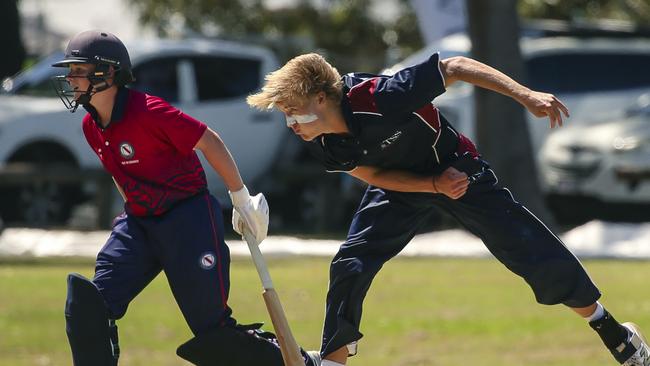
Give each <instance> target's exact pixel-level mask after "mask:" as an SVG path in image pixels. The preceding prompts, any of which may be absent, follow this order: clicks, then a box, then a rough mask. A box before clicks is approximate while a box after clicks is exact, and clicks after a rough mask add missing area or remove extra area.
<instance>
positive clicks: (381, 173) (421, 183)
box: [349, 166, 436, 193]
mask: <svg viewBox="0 0 650 366" xmlns="http://www.w3.org/2000/svg"><path fill="white" fill-rule="evenodd" d="M349 174H350V175H352V176H353V177H355V178H357V179H360V180H362V181H364V182H366V183H368V184H370V185H373V186H375V187H379V188H383V189H388V190H391V191H397V192H427V193H436V192H435V190H434V187H433V182H432V178H433V177H432V176H423V175H417V174H413V173H410V172H407V171H401V170H382V169H378V168H374V167H369V166H359V167H357V168H356V169H354V170H352V171H351V172H349Z"/></svg>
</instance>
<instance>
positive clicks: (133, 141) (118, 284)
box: [53, 31, 318, 366]
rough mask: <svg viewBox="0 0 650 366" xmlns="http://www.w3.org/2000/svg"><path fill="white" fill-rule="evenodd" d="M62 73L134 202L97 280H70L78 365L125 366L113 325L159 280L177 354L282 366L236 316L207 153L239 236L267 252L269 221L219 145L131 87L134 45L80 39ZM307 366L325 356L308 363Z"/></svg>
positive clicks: (266, 338)
mask: <svg viewBox="0 0 650 366" xmlns="http://www.w3.org/2000/svg"><path fill="white" fill-rule="evenodd" d="M53 66H55V67H66V68H68V73H67V74H66V75H62V76H59V77H56V78H55V82H56V83H55V84H57V85H58V87H57V88H56V89H57V92H58V93H59V96H60V97H61V100H62V101H63V102H64V104H65V105H66V107H67V108H68V109H70V110H72V111H75V110H76V109H77V107H79V106H82V107H83V108H84V109H86V111H87V112H88V113H87V114H86V115H85V117H84V118H83V122H82V128H83V133H84V135H85V137H86V139H87V141H88V144H89V145H90V147H91V148H92V150H93V151H94V152H95V154H97V156H98V157H99V159H100V160H101V162H102V165H103V166H104V168H105V169H106V170H107V171H108V172H109V173H110V174H111V175H112V176H113V179H114V181H115V184H116V185H117V188H118V190H119V191H120V192H121V194H122V196H123V197H124V199H125V201H126V203H125V212H124V213H123V214H122V215H120V216H118V217H117V218H116V219H115V221H114V223H113V229H112V232H111V234H110V236H109V238H108V240H107V242H106V244H105V245H104V247H103V248H102V249H101V250H100V252H99V254H98V255H97V261H96V267H95V276H94V278H93V279H92V281H91V280H88V279H86V278H84V277H83V276H81V275H79V274H71V275H69V277H68V297H67V301H66V306H65V317H66V332H67V335H68V340H69V342H70V348H71V350H72V359H73V362H74V365H76V366H109V365H117V361H118V356H119V346H118V337H117V326H116V323H115V321H116V320H117V319H120V318H121V317H122V316H124V314H125V312H126V309H127V307H128V305H129V303H130V302H131V300H133V299H134V298H135V297H136V296H137V295H138V294H139V293H140V291H142V290H143V289H144V288H145V287H146V286H147V284H149V282H151V281H152V280H153V279H154V278H155V277H156V276H157V275H158V273H160V271H161V270H162V271H165V274H166V276H167V279H168V281H169V286H170V288H171V290H172V293H173V295H174V298H175V299H176V302H177V303H178V306H179V307H180V310H181V312H182V313H183V316H184V317H185V320H186V322H187V324H188V325H189V327H190V329H191V331H192V333H193V334H194V336H195V337H194V338H192V339H191V340H190V341H188V342H187V343H185V344H183V345H181V346H180V347H179V348H178V350H177V353H178V355H179V356H181V357H183V358H184V359H186V360H188V361H190V362H192V363H194V364H196V365H201V366H216V365H224V366H238V365H241V366H253V365H260V364H263V365H273V366H281V365H283V362H282V356H281V354H280V349H279V348H278V346H277V342H276V339H275V336H274V335H273V334H272V333H269V332H264V331H262V330H260V329H259V328H260V326H261V324H253V325H249V326H245V325H239V324H237V322H236V321H235V319H234V318H233V317H232V316H231V315H232V310H231V308H230V307H229V306H228V292H229V289H230V279H229V268H230V253H229V250H228V247H227V246H226V244H225V242H224V237H223V235H224V227H223V218H222V214H221V206H220V205H219V202H218V201H217V200H216V199H215V198H214V197H213V196H212V195H210V193H209V192H208V189H207V183H206V178H205V173H204V170H203V167H202V165H201V163H200V161H199V158H198V156H197V154H196V152H195V150H200V151H201V153H203V155H204V156H205V157H206V159H207V161H208V162H209V164H210V165H211V166H212V168H214V169H215V170H216V172H217V173H218V174H219V175H220V176H221V178H222V179H223V180H224V182H225V184H226V186H227V187H228V190H229V193H230V197H231V199H232V203H233V207H234V210H233V212H234V214H233V227H234V229H235V230H236V231H237V232H239V233H240V234H241V233H242V231H243V230H244V229H246V230H250V232H251V233H252V236H253V237H254V238H255V241H256V243H257V244H259V243H260V242H261V241H262V240H264V238H265V237H266V234H267V229H268V221H269V216H268V215H269V211H268V205H267V203H266V200H265V198H264V196H263V195H262V194H258V195H257V196H255V197H251V196H250V195H249V193H248V190H247V189H246V186H244V184H243V182H242V179H241V177H240V175H239V171H238V169H237V165H236V164H235V162H234V161H233V159H232V157H231V155H230V153H229V152H228V150H227V148H226V146H225V145H224V144H223V142H222V140H221V139H220V137H219V135H218V134H217V133H216V132H214V131H212V130H210V129H209V128H207V126H206V125H205V124H204V123H202V122H200V121H198V120H196V119H194V118H192V117H190V116H188V115H186V114H184V113H183V112H181V111H179V110H178V109H176V108H174V107H172V106H171V105H169V104H168V103H167V102H166V101H164V100H163V99H161V98H158V97H155V96H152V95H147V94H145V93H141V92H138V91H135V90H131V89H128V88H126V87H125V85H126V84H128V83H130V82H132V81H133V80H134V78H133V75H132V73H131V61H130V58H129V54H128V51H127V49H126V47H125V46H124V44H122V42H121V41H120V40H119V39H118V38H117V37H116V36H114V35H113V34H110V33H107V32H101V31H86V32H82V33H80V34H78V35H76V36H75V37H74V38H72V40H70V42H69V44H68V47H67V48H66V50H65V56H64V59H63V60H61V61H59V62H57V63H55V64H54V65H53ZM303 357H304V358H305V364H306V365H309V366H311V365H316V364H317V362H318V360H317V359H316V357H317V355H314V354H312V355H307V353H305V352H303Z"/></svg>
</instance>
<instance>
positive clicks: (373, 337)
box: [0, 258, 650, 366]
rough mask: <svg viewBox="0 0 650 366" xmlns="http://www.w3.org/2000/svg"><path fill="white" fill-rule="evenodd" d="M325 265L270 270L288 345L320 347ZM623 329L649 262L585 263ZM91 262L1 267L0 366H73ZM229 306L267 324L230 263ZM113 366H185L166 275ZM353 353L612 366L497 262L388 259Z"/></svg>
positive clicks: (129, 324)
mask: <svg viewBox="0 0 650 366" xmlns="http://www.w3.org/2000/svg"><path fill="white" fill-rule="evenodd" d="M328 265H329V262H328V259H325V258H300V259H284V260H274V261H271V262H270V270H271V273H272V275H273V278H274V282H275V284H276V287H277V289H278V291H279V294H280V297H281V299H282V301H283V304H284V307H285V311H286V312H287V316H288V318H289V321H290V323H291V325H292V327H293V330H294V333H295V335H296V338H297V339H298V340H299V341H300V343H301V344H302V345H303V346H304V347H305V348H308V349H315V348H318V346H319V338H320V331H321V327H322V324H321V322H322V318H323V310H324V305H323V304H324V303H323V301H324V297H325V291H326V286H327V273H328ZM585 266H586V267H587V269H588V270H589V271H590V273H591V275H592V278H593V279H594V280H595V281H596V283H597V284H599V286H600V287H601V290H602V291H603V292H604V293H605V296H604V298H603V302H604V304H605V305H606V306H607V307H608V308H609V309H610V310H611V311H612V312H613V314H614V315H615V316H616V317H617V318H618V319H620V320H629V319H633V320H634V321H635V322H637V323H638V324H640V325H641V326H642V327H643V328H645V329H647V330H648V331H650V294H649V293H648V291H646V290H645V289H646V285H647V281H648V278H650V263H647V262H633V261H627V262H621V261H587V262H585ZM73 271H74V272H80V273H82V274H84V275H86V276H91V275H92V271H93V267H92V263H88V262H76V263H74V262H73V263H68V264H57V263H56V262H53V261H47V262H44V263H31V264H30V263H23V264H11V263H0V365H2V366H5V365H7V366H8V365H11V366H22V365H71V363H72V362H71V361H70V356H69V350H68V345H67V339H66V335H65V323H64V317H63V307H64V301H65V291H66V289H65V277H66V274H67V273H68V272H73ZM231 272H232V283H233V288H232V291H231V299H230V305H231V306H232V307H233V309H234V310H235V317H237V319H238V320H239V321H240V322H254V321H258V320H264V321H265V322H266V323H267V324H270V321H269V320H268V316H267V315H266V310H265V308H264V304H263V301H262V298H261V296H260V292H261V290H260V284H259V280H258V278H257V273H256V272H255V269H254V267H253V265H252V263H250V261H248V260H236V261H234V262H233V264H232V268H231ZM118 325H119V328H120V343H121V346H122V358H121V361H122V362H121V365H127V366H130V365H147V366H149V365H154V366H157V365H187V364H186V363H184V362H183V361H182V360H180V359H179V358H178V357H176V355H175V349H176V347H177V346H178V345H179V344H181V343H182V342H184V341H186V340H187V339H189V338H190V332H189V330H188V329H187V327H186V325H185V323H184V321H183V320H182V317H181V314H180V312H179V311H178V309H177V307H176V305H175V303H174V300H173V298H172V296H171V294H170V291H169V289H168V286H167V283H166V281H165V278H164V276H159V277H158V278H157V279H156V280H155V281H154V282H153V283H152V284H151V285H150V286H149V287H148V288H146V289H145V290H144V291H143V293H142V294H140V296H139V297H138V298H136V300H135V301H134V302H133V303H132V304H131V306H130V308H129V311H128V312H127V315H126V316H125V317H124V319H122V320H121V321H119V322H118ZM361 330H362V332H363V333H364V334H365V335H366V336H365V337H364V338H363V340H362V341H361V342H360V347H359V355H358V356H356V357H354V358H352V359H350V362H349V365H352V366H355V365H358V366H361V365H373V366H383V365H392V366H407V365H409V366H416V365H418V366H419V365H458V364H469V365H486V366H489V365H503V364H516V365H545V366H552V365H590V366H597V365H613V364H615V363H614V362H613V360H611V359H610V356H609V355H608V353H607V352H606V351H605V350H604V348H603V347H602V346H601V344H600V340H599V339H598V338H597V336H596V335H595V333H593V332H592V331H591V330H590V329H589V328H588V326H587V325H586V324H585V322H584V320H582V319H580V318H579V317H578V316H576V315H574V314H573V313H572V312H570V311H568V310H567V309H565V308H564V307H562V306H552V307H544V306H540V305H537V304H536V303H535V301H534V299H533V297H532V293H531V291H530V290H529V289H528V287H527V286H526V285H525V284H524V283H523V281H521V280H520V279H518V278H516V277H514V276H513V275H511V274H510V273H509V272H508V271H507V270H505V269H504V268H503V267H502V266H501V265H499V264H498V263H497V262H496V261H494V260H481V259H440V258H433V259H432V258H426V259H406V258H405V259H401V258H398V259H394V260H393V261H391V262H389V263H388V264H387V265H386V266H385V267H384V269H383V270H382V272H380V274H379V276H378V277H377V279H376V280H375V282H374V285H373V287H372V288H371V290H370V292H369V295H368V298H367V300H366V303H365V308H364V321H363V323H362V329H361Z"/></svg>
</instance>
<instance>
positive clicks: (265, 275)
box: [244, 230, 273, 289]
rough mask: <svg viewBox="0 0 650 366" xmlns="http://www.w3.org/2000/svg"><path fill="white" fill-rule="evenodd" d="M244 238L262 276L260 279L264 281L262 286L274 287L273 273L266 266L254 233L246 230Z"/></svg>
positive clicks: (258, 272) (266, 287)
mask: <svg viewBox="0 0 650 366" xmlns="http://www.w3.org/2000/svg"><path fill="white" fill-rule="evenodd" d="M244 240H245V241H246V244H248V249H249V250H250V252H251V257H252V258H253V263H255V268H256V269H257V274H258V275H259V276H260V280H261V281H262V287H264V288H265V289H272V288H273V281H272V280H271V274H270V273H269V269H268V268H267V266H266V262H265V261H264V257H263V256H262V251H260V247H259V245H257V244H256V243H255V238H253V234H251V232H250V231H248V230H244Z"/></svg>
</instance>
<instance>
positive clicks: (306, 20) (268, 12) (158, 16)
mask: <svg viewBox="0 0 650 366" xmlns="http://www.w3.org/2000/svg"><path fill="white" fill-rule="evenodd" d="M132 3H133V6H134V7H136V8H137V9H138V10H139V11H140V14H141V20H142V21H143V23H145V24H147V25H151V26H154V27H155V28H156V29H157V31H158V33H159V34H160V35H162V36H169V35H170V33H171V32H172V31H173V30H175V29H178V28H179V26H181V27H183V28H184V29H186V30H189V31H191V32H196V33H199V34H201V35H208V36H219V37H222V38H235V39H246V40H248V41H251V40H258V41H260V40H263V41H265V42H267V43H270V44H271V45H272V46H275V47H274V48H275V49H276V51H278V54H279V55H280V57H281V58H283V59H287V58H290V57H293V56H295V54H296V53H300V52H305V51H312V50H319V51H320V52H324V53H326V54H327V56H328V58H330V59H331V60H332V61H333V63H334V64H335V65H336V66H337V67H338V68H339V69H340V70H341V71H342V72H348V71H356V70H364V71H377V70H379V69H381V68H382V67H384V66H385V64H386V59H385V54H386V51H387V50H388V49H389V48H392V50H393V51H395V50H396V49H397V51H398V53H399V54H400V55H406V54H409V53H411V52H413V51H415V50H417V49H419V48H420V47H421V46H422V40H421V37H420V34H419V30H418V26H417V21H416V18H415V14H414V13H413V11H412V10H411V8H410V6H409V5H408V0H400V1H399V7H400V9H399V12H398V13H399V14H400V15H399V16H398V17H397V18H396V19H395V20H393V21H382V20H380V19H377V17H373V16H372V11H371V10H372V9H371V8H372V6H373V5H374V1H372V0H329V1H327V4H326V5H327V6H326V7H324V6H321V7H319V6H317V5H316V4H314V2H313V1H308V0H297V1H295V2H294V3H293V4H292V5H290V6H286V7H282V8H273V9H271V8H267V7H265V6H264V2H263V1H261V0H132Z"/></svg>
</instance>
